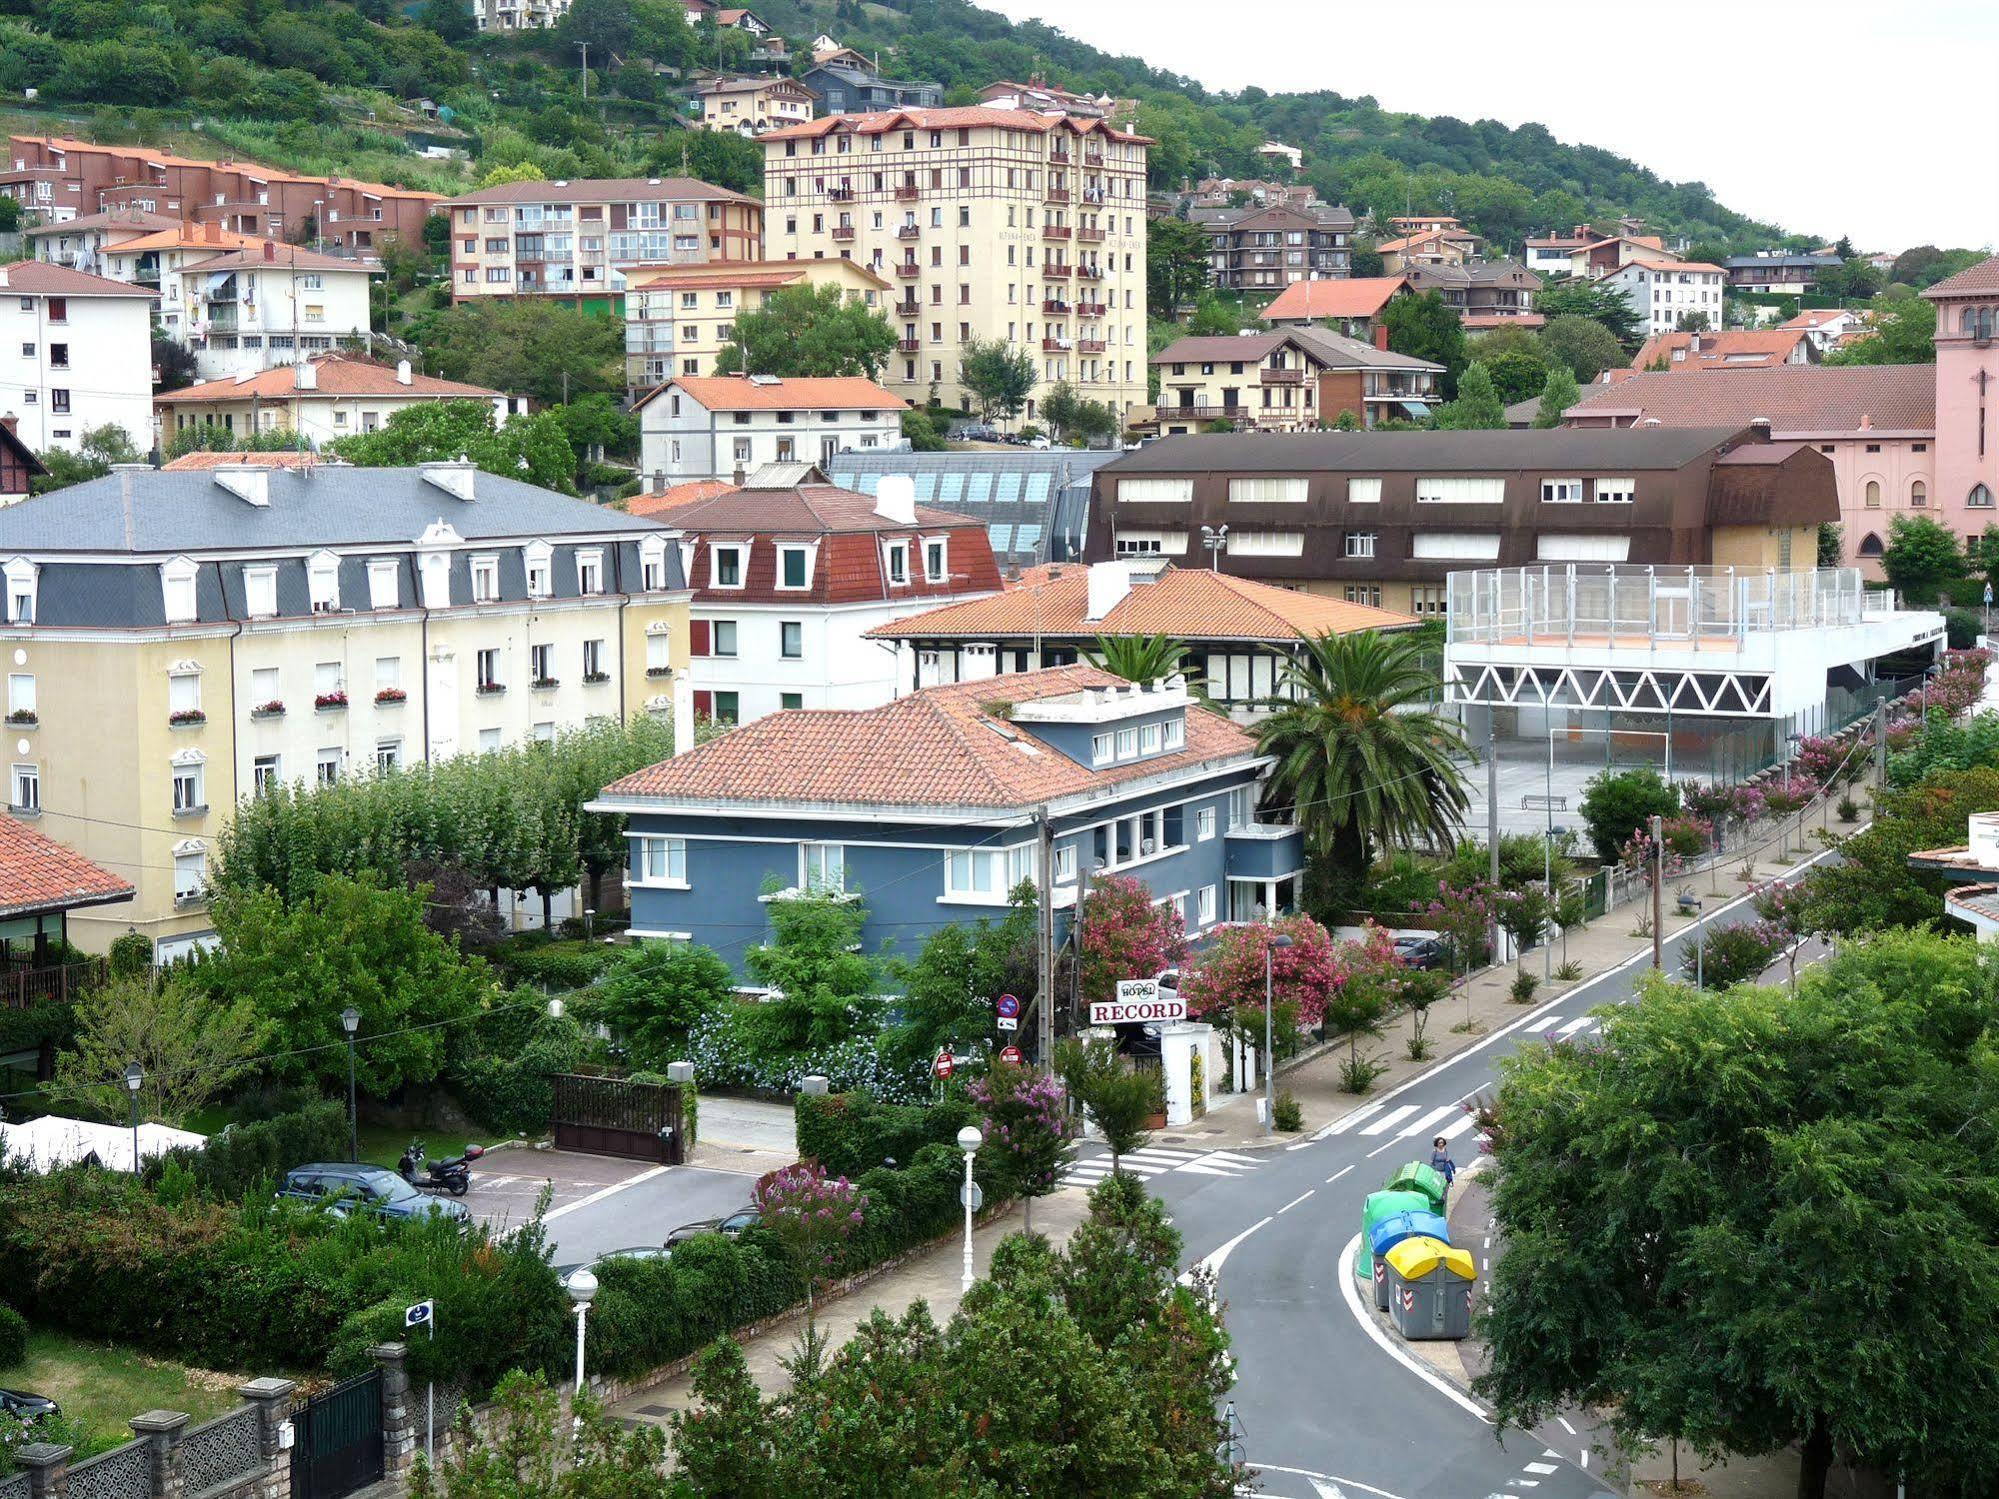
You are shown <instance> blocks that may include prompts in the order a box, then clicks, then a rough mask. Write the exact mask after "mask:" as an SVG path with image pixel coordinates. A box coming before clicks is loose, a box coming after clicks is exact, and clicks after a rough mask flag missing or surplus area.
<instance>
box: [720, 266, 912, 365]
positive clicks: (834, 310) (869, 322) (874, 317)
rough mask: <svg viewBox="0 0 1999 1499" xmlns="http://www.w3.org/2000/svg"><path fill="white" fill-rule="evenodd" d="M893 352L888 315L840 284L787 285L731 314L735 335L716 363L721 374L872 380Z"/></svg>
mask: <svg viewBox="0 0 1999 1499" xmlns="http://www.w3.org/2000/svg"><path fill="white" fill-rule="evenodd" d="M894 352H895V330H894V329H893V328H891V327H890V326H889V323H888V318H887V317H886V316H885V315H884V314H882V313H880V312H877V311H875V310H874V309H872V308H870V307H868V306H866V305H865V304H864V303H862V302H861V301H859V300H858V299H857V298H854V297H852V296H850V295H849V294H848V293H847V292H846V291H845V290H844V289H842V288H841V287H838V286H787V287H782V288H780V289H779V290H777V291H774V292H772V293H771V294H770V295H769V296H768V297H766V298H765V299H764V304H763V306H761V307H759V308H757V309H756V310H755V311H754V312H745V313H743V314H742V315H741V316H740V317H738V318H737V319H736V336H735V337H734V339H732V340H731V341H730V343H729V346H728V347H727V348H725V349H724V350H722V354H721V357H720V358H719V359H718V360H717V361H716V364H715V368H716V369H717V371H719V372H720V373H722V374H725V375H729V374H752V375H778V376H781V377H783V378H785V379H798V378H814V377H817V378H823V377H828V376H835V375H860V376H864V377H865V378H867V379H870V380H872V379H874V378H875V376H877V375H879V374H880V373H881V371H882V367H883V365H885V364H886V363H887V362H888V357H889V356H890V355H891V354H893V353H894Z"/></svg>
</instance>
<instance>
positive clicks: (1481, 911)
mask: <svg viewBox="0 0 1999 1499" xmlns="http://www.w3.org/2000/svg"><path fill="white" fill-rule="evenodd" d="M1492 911H1493V890H1492V882H1491V881H1489V880H1473V881H1471V883H1469V884H1467V885H1461V886H1460V885H1450V884H1446V883H1442V882H1439V884H1438V886H1437V898H1436V899H1435V900H1433V901H1431V902H1430V910H1429V917H1430V925H1431V926H1432V927H1434V928H1435V929H1436V930H1437V931H1439V932H1442V933H1443V934H1444V936H1445V938H1446V939H1447V940H1448V941H1449V942H1450V944H1451V954H1452V959H1451V966H1452V968H1453V969H1455V970H1457V971H1459V972H1466V973H1468V972H1470V971H1471V970H1472V969H1473V968H1475V967H1476V966H1478V964H1479V962H1480V961H1481V960H1482V959H1483V958H1484V957H1485V942H1486V933H1487V931H1488V930H1489V929H1490V928H1491V924H1492Z"/></svg>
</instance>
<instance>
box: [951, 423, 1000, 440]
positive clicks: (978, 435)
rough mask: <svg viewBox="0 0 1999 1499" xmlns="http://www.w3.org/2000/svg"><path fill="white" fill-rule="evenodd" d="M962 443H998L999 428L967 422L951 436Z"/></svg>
mask: <svg viewBox="0 0 1999 1499" xmlns="http://www.w3.org/2000/svg"><path fill="white" fill-rule="evenodd" d="M951 435H952V436H953V437H955V438H957V439H958V441H960V442H998V441H999V440H1000V434H999V428H997V427H988V426H986V425H985V424H983V423H981V422H967V423H966V424H965V425H964V426H962V427H960V428H959V429H958V430H957V431H955V432H953V433H952V434H951Z"/></svg>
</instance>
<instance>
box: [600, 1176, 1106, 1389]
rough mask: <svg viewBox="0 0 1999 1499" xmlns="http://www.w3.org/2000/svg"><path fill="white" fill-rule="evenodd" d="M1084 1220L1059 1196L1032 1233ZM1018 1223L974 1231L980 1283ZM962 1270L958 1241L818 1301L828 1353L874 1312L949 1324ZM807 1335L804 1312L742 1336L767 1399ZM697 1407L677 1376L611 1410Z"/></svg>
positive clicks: (1043, 1208) (1058, 1230) (1083, 1197)
mask: <svg viewBox="0 0 1999 1499" xmlns="http://www.w3.org/2000/svg"><path fill="white" fill-rule="evenodd" d="M1088 1214H1089V1199H1088V1196H1087V1194H1085V1193H1082V1192H1057V1193H1055V1194H1054V1195H1052V1196H1049V1197H1043V1198H1041V1199H1040V1200H1039V1201H1037V1202H1036V1203H1035V1204H1034V1231H1035V1232H1036V1233H1038V1234H1042V1235H1045V1236H1046V1237H1047V1239H1048V1241H1049V1242H1050V1243H1051V1244H1053V1245H1054V1246H1055V1247H1056V1248H1058V1249H1059V1248H1061V1247H1062V1246H1063V1245H1065V1244H1067V1243H1068V1242H1069V1235H1070V1234H1072V1233H1073V1232H1075V1230H1076V1227H1077V1225H1079V1224H1080V1223H1082V1222H1083V1220H1084V1219H1085V1218H1086V1217H1087V1216H1088ZM1023 1226H1024V1223H1023V1212H1022V1205H1021V1204H1019V1203H1015V1204H1014V1205H1013V1206H1012V1207H1010V1208H1008V1209H1007V1210H1006V1211H1005V1212H1003V1213H1000V1214H998V1215H996V1216H995V1217H994V1218H993V1219H991V1220H990V1221H989V1222H987V1223H985V1224H983V1225H981V1226H980V1227H979V1228H977V1229H975V1230H974V1231H973V1233H972V1271H973V1274H974V1275H975V1276H976V1277H978V1278H980V1279H983V1278H984V1276H985V1273H986V1268H987V1266H988V1265H989V1264H990V1263H991V1261H992V1253H993V1246H994V1245H996V1244H998V1243H999V1241H1000V1240H1001V1239H1003V1238H1005V1237H1006V1236H1007V1235H1008V1234H1013V1233H1019V1232H1020V1230H1021V1228H1022V1227H1023ZM964 1269H965V1248H964V1239H963V1237H962V1236H958V1237H954V1238H952V1239H951V1240H949V1241H948V1242H946V1243H943V1244H938V1245H935V1246H933V1247H932V1248H930V1249H926V1250H923V1251H921V1252H919V1253H918V1254H916V1255H913V1256H912V1257H910V1258H909V1259H907V1260H904V1261H903V1262H902V1263H901V1264H899V1265H896V1266H894V1267H893V1268H891V1269H889V1270H887V1271H885V1272H884V1273H882V1274H881V1275H879V1276H877V1277H876V1278H874V1279H873V1280H868V1281H863V1282H862V1283H861V1284H859V1285H857V1286H855V1287H854V1288H853V1289H852V1290H850V1291H848V1292H847V1293H846V1294H845V1295H843V1296H841V1297H839V1298H838V1299H836V1300H832V1301H825V1300H822V1301H821V1302H820V1304H819V1308H818V1323H819V1328H820V1330H821V1331H822V1332H823V1333H825V1334H826V1337H827V1340H828V1342H829V1343H830V1344H831V1346H832V1347H834V1348H838V1347H839V1346H840V1345H841V1344H842V1343H845V1342H846V1341H847V1340H848V1339H849V1338H851V1337H852V1336H853V1335H854V1330H855V1329H856V1328H858V1327H859V1326H860V1325H861V1323H862V1322H864V1321H866V1320H867V1319H868V1317H870V1316H872V1315H873V1314H874V1312H876V1311H877V1310H880V1311H883V1312H886V1313H887V1314H888V1315H889V1316H891V1317H900V1316H901V1315H902V1314H903V1313H904V1312H905V1311H907V1310H908V1309H909V1308H910V1307H911V1306H913V1305H915V1304H916V1303H917V1302H919V1301H924V1302H928V1303H929V1305H930V1315H931V1316H932V1317H934V1318H935V1319H936V1320H937V1322H938V1324H939V1325H940V1326H941V1325H942V1324H944V1323H946V1322H948V1321H950V1320H951V1316H952V1314H953V1313H954V1312H956V1311H957V1310H958V1298H959V1296H960V1295H961V1294H962V1293H961V1290H960V1287H961V1284H962V1278H963V1275H964ZM804 1332H805V1313H804V1310H803V1308H801V1309H800V1310H799V1311H798V1313H797V1314H796V1315H794V1316H790V1317H787V1318H785V1319H784V1320H783V1321H781V1322H778V1323H776V1324H775V1325H773V1326H771V1327H767V1328H765V1329H764V1330H763V1331H762V1332H760V1333H758V1334H757V1335H755V1336H754V1337H750V1338H739V1339H738V1340H737V1341H738V1342H740V1343H741V1344H742V1346H743V1355H744V1357H745V1358H746V1359H747V1360H748V1362H749V1368H750V1378H752V1379H754V1380H755V1381H756V1383H757V1388H758V1389H760V1390H762V1391H763V1392H764V1393H765V1394H766V1395H775V1394H777V1393H779V1392H780V1391H782V1390H783V1389H784V1388H785V1385H786V1383H787V1376H786V1375H785V1372H784V1368H783V1363H782V1360H783V1359H785V1358H786V1357H788V1356H789V1355H790V1354H791V1352H792V1351H793V1349H794V1348H796V1347H797V1345H798V1341H799V1339H800V1337H802V1336H803V1334H804ZM693 1403H694V1381H693V1379H692V1377H691V1376H689V1375H686V1374H680V1375H676V1376H675V1377H674V1378H672V1379H669V1380H666V1381H664V1382H662V1383H660V1384H657V1385H655V1386H653V1387H652V1388H651V1389H649V1390H644V1391H641V1392H640V1393H638V1394H636V1395H632V1396H629V1397H627V1398H626V1399H624V1400H622V1401H620V1402H619V1403H618V1404H616V1405H614V1406H612V1407H611V1416H612V1418H613V1419H614V1420H617V1421H619V1422H621V1423H622V1424H624V1425H626V1426H648V1425H649V1426H664V1425H666V1424H667V1422H668V1421H669V1420H671V1419H672V1417H673V1415H674V1414H675V1413H676V1412H678V1411H683V1410H686V1409H688V1408H689V1407H691V1406H692V1405H693Z"/></svg>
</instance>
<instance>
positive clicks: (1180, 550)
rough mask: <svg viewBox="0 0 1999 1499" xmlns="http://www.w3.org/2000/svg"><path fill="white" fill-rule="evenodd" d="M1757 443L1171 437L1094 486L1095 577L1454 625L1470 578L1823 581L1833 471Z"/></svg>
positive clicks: (1580, 436)
mask: <svg viewBox="0 0 1999 1499" xmlns="http://www.w3.org/2000/svg"><path fill="white" fill-rule="evenodd" d="M1767 432H1768V429H1767V427H1766V428H1763V429H1760V430H1759V429H1757V428H1755V427H1748V428H1738V427H1697V428H1683V429H1673V428H1651V429H1638V430H1621V431H1601V430H1600V431H1569V430H1564V429H1561V428H1556V429H1553V430H1548V431H1491V432H1485V431H1480V432H1296V433H1269V432H1259V433H1240V434H1219V433H1218V434H1212V435H1210V434H1193V435H1189V436H1185V437H1166V438H1162V439H1160V440H1159V441H1157V442H1155V443H1152V444H1150V445H1148V446H1146V447H1144V448H1142V449H1140V450H1139V451H1137V452H1135V453H1131V454H1128V455H1126V456H1125V457H1123V458H1121V459H1119V460H1118V461H1116V462H1115V463H1110V464H1106V465H1105V466H1104V467H1103V468H1101V469H1099V470H1098V471H1097V474H1096V485H1095V491H1094V493H1093V495H1092V497H1091V517H1090V524H1089V533H1088V534H1089V541H1088V544H1087V546H1086V547H1085V549H1084V557H1085V560H1088V561H1092V562H1094V561H1101V560H1104V559H1106V558H1110V557H1114V556H1121V555H1130V554H1132V553H1134V552H1152V551H1158V552H1161V553H1163V554H1165V555H1167V556H1185V557H1187V558H1188V559H1189V561H1190V563H1192V562H1194V561H1197V560H1198V559H1200V558H1202V557H1204V556H1210V557H1212V558H1213V561H1214V565H1215V566H1216V567H1218V568H1220V569H1221V570H1222V571H1224V572H1228V573H1231V574H1234V575H1237V576H1240V577H1247V578H1254V579H1257V580H1260V581H1262V582H1266V583H1276V584H1280V585H1282V586H1285V587H1290V588H1300V589H1303V590H1305V591H1306V592H1308V593H1321V594H1331V595H1333V596H1334V597H1337V598H1344V599H1346V600H1348V601H1350V602H1353V603H1360V604H1372V605H1376V606H1378V607H1385V608H1389V609H1396V610H1401V611H1404V612H1406V613H1410V614H1418V615H1440V614H1442V613H1443V612H1444V606H1445V602H1446V595H1445V587H1444V581H1445V578H1446V577H1447V576H1448V575H1449V574H1450V573H1453V572H1460V571H1464V570H1466V569H1468V568H1492V567H1524V566H1531V565H1533V564H1537V563H1549V564H1556V563H1561V564H1567V563H1578V564H1587V563H1605V564H1616V563H1638V564H1646V563H1653V564H1661V565H1665V564H1671V565H1676V566H1684V565H1688V564H1701V565H1713V566H1718V567H1726V566H1735V567H1742V568H1754V569H1758V570H1761V569H1765V568H1776V569H1779V570H1789V569H1793V568H1810V567H1811V566H1813V563H1814V559H1815V557H1816V545H1817V528H1818V526H1819V524H1820V523H1821V522H1823V521H1831V520H1837V519H1838V518H1839V498H1838V489H1837V486H1836V484H1835V482H1834V477H1833V466H1832V463H1831V461H1830V460H1829V459H1827V458H1826V457H1825V455H1824V454H1822V453H1820V452H1818V451H1817V449H1816V448H1814V447H1812V446H1811V445H1810V444H1807V443H1779V442H1772V441H1770V440H1769V438H1768V435H1767Z"/></svg>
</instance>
